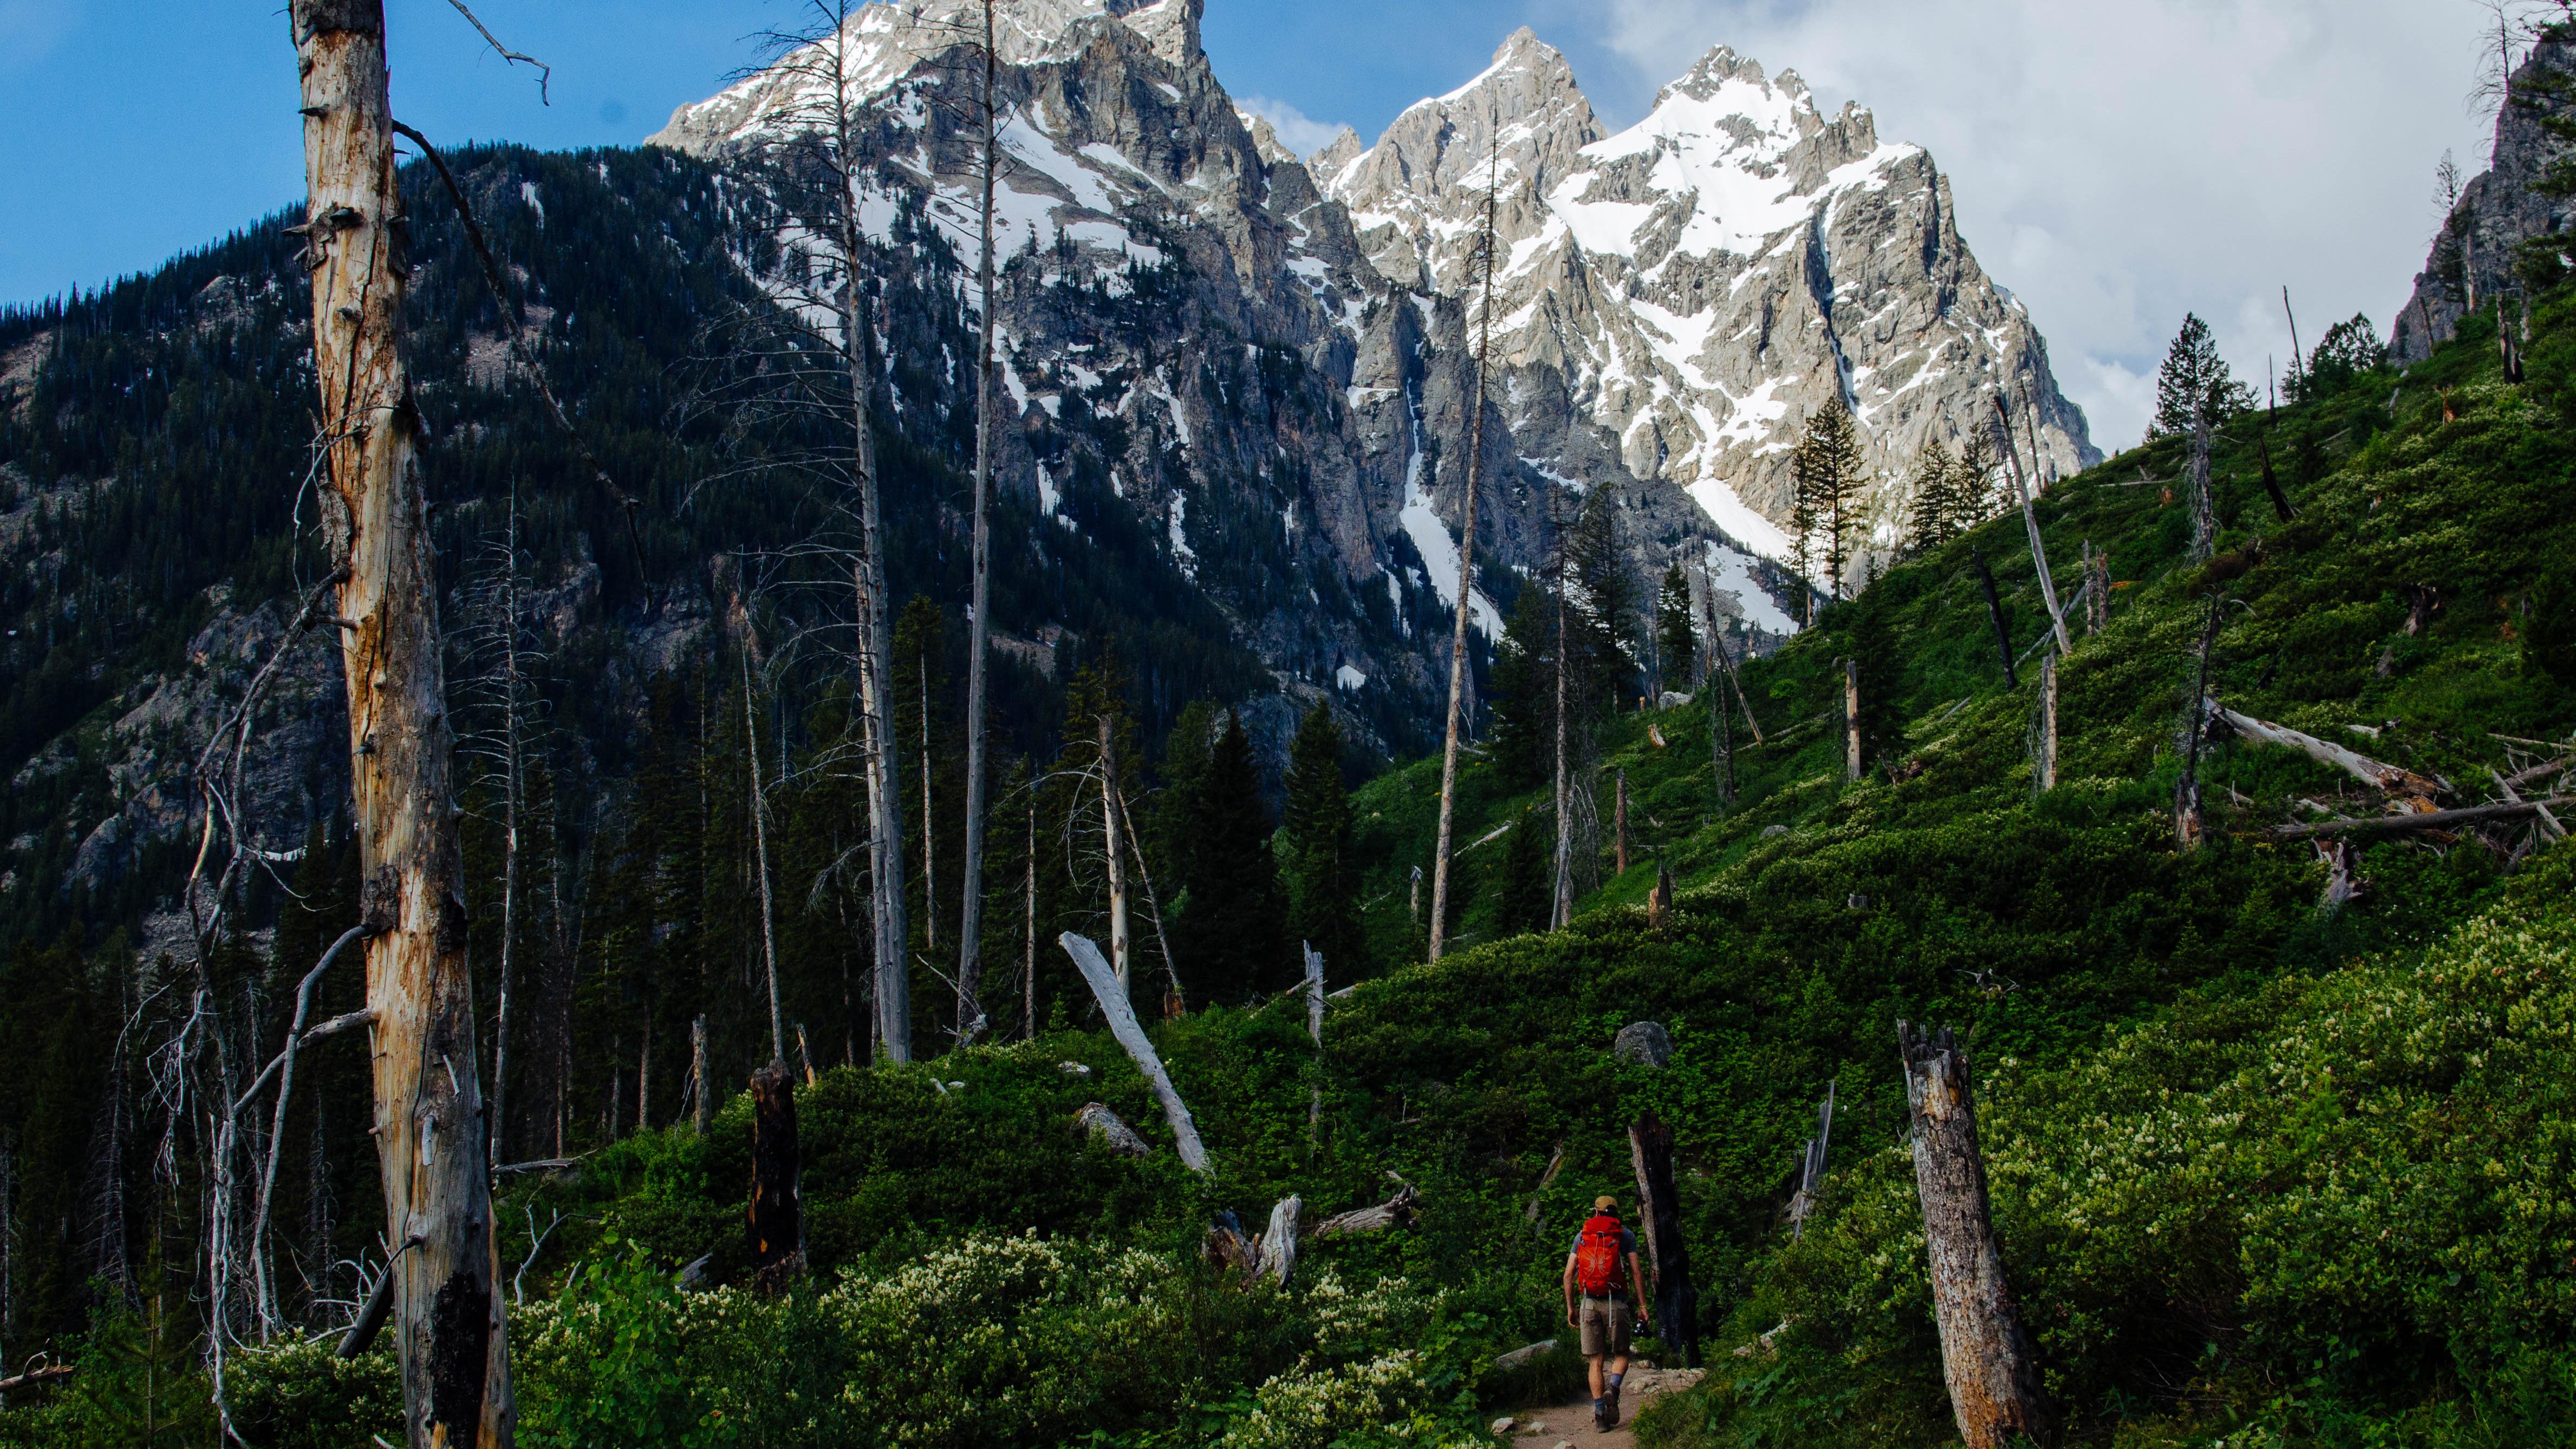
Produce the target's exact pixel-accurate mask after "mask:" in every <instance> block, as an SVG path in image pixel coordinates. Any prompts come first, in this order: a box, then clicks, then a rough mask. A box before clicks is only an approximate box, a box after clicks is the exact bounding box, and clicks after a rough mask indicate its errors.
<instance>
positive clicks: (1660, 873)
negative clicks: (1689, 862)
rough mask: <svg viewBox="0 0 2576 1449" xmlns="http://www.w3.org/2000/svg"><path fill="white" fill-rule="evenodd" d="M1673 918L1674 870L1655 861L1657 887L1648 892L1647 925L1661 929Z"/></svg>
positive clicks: (1654, 928) (1650, 928)
mask: <svg viewBox="0 0 2576 1449" xmlns="http://www.w3.org/2000/svg"><path fill="white" fill-rule="evenodd" d="M1672 918H1673V870H1672V867H1671V866H1668V865H1666V864H1664V863H1663V862H1662V861H1660V860H1659V861H1656V862H1655V888H1654V889H1653V890H1650V891H1648V892H1646V926H1647V929H1649V930H1660V929H1662V928H1663V927H1664V926H1665V925H1666V924H1667V923H1669V922H1670V921H1671V920H1672Z"/></svg>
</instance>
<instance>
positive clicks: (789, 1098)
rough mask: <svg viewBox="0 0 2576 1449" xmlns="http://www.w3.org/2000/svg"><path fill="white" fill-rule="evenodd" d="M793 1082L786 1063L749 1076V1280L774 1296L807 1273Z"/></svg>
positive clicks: (779, 1063) (803, 1209)
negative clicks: (798, 1184) (790, 1282)
mask: <svg viewBox="0 0 2576 1449" xmlns="http://www.w3.org/2000/svg"><path fill="white" fill-rule="evenodd" d="M797 1172H798V1163H797V1157H796V1083H795V1080H794V1079H793V1078H791V1077H790V1076H788V1075H787V1065H786V1063H784V1062H772V1063H770V1064H769V1065H768V1066H765V1067H762V1068H761V1069H760V1070H759V1071H756V1072H754V1073H752V1074H751V1208H750V1211H749V1214H748V1224H749V1227H750V1230H751V1262H752V1270H753V1278H752V1281H753V1282H754V1283H756V1284H758V1285H759V1287H760V1289H761V1291H762V1292H764V1293H776V1292H779V1291H781V1290H782V1289H784V1288H785V1287H786V1286H787V1283H788V1282H789V1280H791V1279H793V1278H795V1277H796V1276H797V1275H799V1274H801V1273H803V1272H804V1271H805V1205H804V1200H803V1196H802V1194H801V1192H800V1190H799V1188H798V1186H797Z"/></svg>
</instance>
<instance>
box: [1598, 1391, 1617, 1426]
mask: <svg viewBox="0 0 2576 1449" xmlns="http://www.w3.org/2000/svg"><path fill="white" fill-rule="evenodd" d="M1599 1417H1600V1420H1601V1427H1602V1428H1604V1429H1616V1428H1618V1427H1619V1386H1618V1385H1617V1384H1612V1385H1611V1386H1610V1391H1609V1392H1608V1393H1605V1394H1603V1395H1602V1396H1601V1413H1600V1415H1599Z"/></svg>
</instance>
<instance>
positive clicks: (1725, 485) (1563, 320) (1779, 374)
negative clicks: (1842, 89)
mask: <svg viewBox="0 0 2576 1449" xmlns="http://www.w3.org/2000/svg"><path fill="white" fill-rule="evenodd" d="M1313 164H1314V168H1315V171H1316V173H1317V175H1318V177H1319V178H1320V180H1321V182H1322V184H1323V187H1324V190H1325V191H1326V192H1327V193H1328V194H1329V195H1331V196H1333V197H1335V198H1336V199H1338V200H1340V201H1342V202H1343V203H1344V204H1345V205H1346V206H1347V207H1348V208H1349V210H1350V214H1351V220H1352V225H1353V227H1354V228H1355V230H1356V231H1357V233H1358V236H1359V240H1360V245H1361V246H1362V248H1363V249H1365V250H1366V252H1367V254H1368V257H1369V260H1370V263H1371V264H1372V265H1373V266H1375V267H1376V268H1377V270H1378V271H1379V272H1380V273H1381V274H1382V275H1383V276H1385V277H1386V278H1387V279H1388V280H1389V281H1390V282H1391V283H1393V284H1394V285H1396V286H1398V287H1402V288H1408V289H1416V290H1420V291H1425V292H1431V293H1435V294H1439V295H1444V296H1464V295H1466V294H1468V293H1469V292H1470V291H1471V290H1472V289H1473V288H1474V287H1475V285H1476V282H1477V266H1476V263H1475V252H1476V247H1477V231H1478V226H1479V223H1480V220H1481V217H1482V214H1483V212H1484V210H1485V208H1486V204H1487V199H1488V196H1489V194H1490V195H1491V196H1492V199H1493V201H1494V211H1495V224H1496V230H1497V237H1498V241H1499V242H1500V243H1501V245H1502V246H1503V248H1504V249H1505V250H1504V251H1503V253H1502V256H1503V260H1502V262H1501V264H1500V270H1499V273H1498V275H1497V276H1496V278H1495V298H1494V303H1493V307H1494V319H1493V320H1494V327H1495V349H1496V353H1495V355H1496V358H1497V360H1498V361H1499V362H1500V363H1501V364H1502V365H1503V366H1505V367H1507V368H1508V369H1509V372H1510V376H1511V383H1510V387H1509V390H1508V391H1509V396H1510V398H1511V399H1512V402H1511V408H1510V417H1511V421H1512V423H1513V426H1514V428H1515V430H1516V432H1518V431H1521V430H1524V429H1530V428H1532V427H1533V425H1534V430H1535V431H1536V432H1537V433H1538V434H1540V435H1541V436H1543V437H1546V438H1548V439H1549V440H1550V441H1553V440H1554V439H1555V438H1557V437H1561V436H1563V435H1564V434H1566V433H1567V432H1569V431H1574V430H1580V431H1583V432H1586V433H1589V434H1590V435H1591V436H1592V438H1594V439H1596V440H1598V443H1599V445H1600V447H1601V449H1602V450H1604V451H1606V452H1607V453H1608V454H1609V455H1610V457H1612V458H1614V459H1615V460H1616V464H1617V466H1618V467H1619V468H1621V469H1624V470H1625V472H1626V474H1628V475H1629V476H1632V477H1634V478H1636V479H1639V480H1653V481H1656V482H1663V483H1670V484H1674V485H1678V486H1679V487H1680V488H1682V489H1684V490H1686V491H1687V492H1688V494H1689V496H1690V497H1691V499H1692V500H1694V501H1695V502H1696V503H1697V504H1698V506H1699V508H1700V509H1702V510H1703V511H1705V512H1706V514H1707V515H1708V516H1709V518H1710V519H1711V521H1713V522H1714V523H1716V524H1717V525H1718V526H1719V527H1721V528H1722V529H1724V530H1726V531H1727V532H1728V533H1729V534H1731V535H1732V536H1733V537H1734V538H1736V539H1738V540H1740V541H1743V542H1745V543H1749V544H1752V545H1754V546H1755V547H1757V548H1759V549H1760V550H1761V551H1763V552H1765V553H1768V554H1770V555H1772V556H1773V557H1779V556H1781V555H1782V554H1784V553H1785V552H1786V551H1787V546H1788V545H1787V540H1786V539H1785V537H1784V536H1783V535H1782V534H1781V532H1780V529H1779V525H1780V524H1781V523H1782V522H1784V521H1785V520H1786V519H1787V517H1788V514H1789V508H1790V492H1791V478H1790V468H1789V454H1790V451H1791V449H1792V448H1793V447H1794V446H1795V443H1796V440H1797V438H1798V437H1799V435H1800V433H1801V432H1802V430H1803V428H1804V426H1805V423H1806V421H1807V419H1808V418H1809V417H1811V416H1812V415H1813V414H1814V413H1815V411H1816V409H1817V408H1819V407H1820V406H1822V405H1823V404H1824V402H1825V401H1826V400H1828V399H1830V398H1833V397H1836V396H1840V397H1841V398H1842V399H1843V400H1844V401H1845V402H1847V403H1848V404H1849V405H1850V406H1851V408H1852V410H1853V411H1854V413H1855V414H1856V415H1857V416H1858V417H1859V418H1860V420H1861V422H1862V425H1863V429H1864V431H1865V433H1866V434H1867V436H1868V439H1869V443H1870V451H1871V454H1872V458H1873V461H1874V464H1875V470H1876V475H1877V479H1878V482H1877V484H1876V486H1875V487H1874V488H1873V489H1872V491H1871V499H1870V515H1871V519H1872V522H1873V525H1874V537H1875V539H1876V541H1877V542H1878V543H1879V544H1880V545H1881V546H1882V547H1885V546H1888V545H1892V544H1893V543H1894V542H1895V540H1896V539H1897V538H1898V537H1899V536H1900V530H1901V526H1902V520H1903V514H1904V509H1905V488H1904V479H1905V477H1906V474H1907V472H1908V471H1909V468H1910V464H1911V461H1912V458H1913V456H1914V454H1915V453H1916V452H1917V451H1918V450H1919V449H1921V448H1922V447H1923V446H1924V444H1926V443H1927V442H1930V441H1932V440H1934V439H1940V440H1942V441H1944V442H1945V443H1949V444H1950V445H1951V446H1953V447H1954V448H1955V446H1956V444H1957V440H1958V439H1959V438H1960V437H1961V436H1962V435H1963V434H1964V432H1965V431H1966V430H1968V429H1971V428H1979V429H1982V428H1984V427H1985V426H1986V425H1987V419H1988V418H1989V417H1990V416H1991V407H1992V405H1991V403H1990V402H1989V399H1990V398H1991V397H1992V396H1993V395H1995V394H1996V393H1997V392H1999V391H2000V392H2005V393H2008V394H2009V395H2010V396H2011V397H2012V398H2014V399H2015V400H2016V406H2017V409H2018V408H2019V406H2020V405H2021V401H2022V400H2024V399H2027V400H2028V403H2029V405H2030V406H2033V407H2035V408H2036V410H2037V414H2038V420H2039V438H2040V451H2041V453H2042V455H2043V461H2042V467H2041V472H2042V473H2043V474H2056V473H2063V472H2071V471H2074V470H2075V469H2077V468H2080V467H2082V466H2085V465H2087V464H2089V463H2091V462H2093V461H2095V460H2096V459H2098V457H2099V454H2098V453H2097V452H2096V451H2095V450H2094V448H2093V446H2092V443H2091V441H2090V439H2089V437H2088V436H2087V434H2086V429H2085V421H2084V415H2083V413H2082V412H2081V411H2080V410H2079V409H2078V408H2076V407H2075V405H2074V404H2072V403H2070V402H2068V401H2067V400H2066V398H2065V397H2064V396H2063V395H2062V394H2061V393H2060V392H2059V391H2058V389H2057V384H2056V380H2055V378H2054V377H2053V376H2052V375H2051V373H2050V371H2049V364H2048V350H2047V345H2046V343H2045V342H2044V341H2043V340H2042V339H2041V337H2040V335H2039V332H2038V330H2037V329H2036V328H2035V327H2034V326H2032V324H2031V321H2030V317H2029V314H2028V313H2027V312H2026V311H2025V310H2024V309H2023V307H2022V306H2021V304H2020V303H2019V302H2017V301H2015V300H2014V299H2013V298H2012V296H2011V295H2010V294H2009V293H2007V292H2005V291H2004V290H2003V289H2002V288H2000V287H1998V286H1996V285H1995V284H1994V283H1993V282H1992V281H1991V280H1989V279H1988V278H1987V276H1986V275H1985V273H1984V272H1983V271H1982V270H1981V269H1980V268H1979V267H1978V265H1977V261H1976V258H1975V257H1974V256H1973V255H1972V254H1971V253H1970V252H1969V250H1968V247H1967V244H1966V243H1965V242H1964V241H1962V240H1961V239H1960V236H1959V233H1958V229H1957V224H1956V218H1955V208H1954V206H1953V204H1952V200H1951V194H1950V181H1949V178H1948V177H1947V176H1945V175H1943V174H1942V173H1941V171H1940V170H1939V169H1938V168H1937V167H1936V166H1935V165H1934V163H1933V161H1932V158H1931V157H1930V156H1929V155H1928V154H1927V153H1925V152H1924V151H1923V150H1922V149H1921V148H1919V147H1915V146H1907V145H1901V144H1896V143H1892V142H1882V141H1880V140H1879V138H1878V134H1877V130H1876V126H1875V123H1874V122H1873V120H1872V118H1871V116H1870V113H1869V112H1867V111H1865V110H1861V109H1859V108H1858V107H1856V106H1848V105H1847V106H1845V107H1844V108H1843V110H1842V111H1841V112H1840V113H1839V114H1837V115H1835V116H1834V117H1832V118H1831V119H1828V118H1826V117H1824V116H1823V115H1821V114H1820V113H1819V112H1818V111H1817V109H1816V106H1815V101H1814V98H1813V97H1812V96H1811V95H1810V94H1809V93H1808V90H1807V87H1806V85H1805V84H1804V83H1803V82H1802V81H1800V80H1799V79H1798V77H1797V75H1796V73H1795V72H1793V71H1784V72H1782V73H1781V74H1780V75H1779V76H1778V77H1777V78H1769V77H1766V76H1765V74H1764V72H1763V70H1762V67H1761V66H1759V65H1758V64H1756V63H1754V62H1753V61H1751V60H1749V59H1747V58H1745V57H1742V56H1739V55H1737V54H1736V53H1735V52H1733V51H1732V50H1729V49H1726V48H1724V47H1720V48H1718V49H1716V50H1713V51H1711V52H1709V53H1708V54H1707V55H1706V56H1704V57H1702V58H1701V59H1700V60H1699V62H1698V63H1697V64H1695V65H1693V66H1692V67H1691V69H1690V71H1689V72H1688V73H1687V74H1685V75H1684V76H1682V77H1681V78H1680V79H1679V80H1676V81H1674V82H1673V83H1672V84H1671V85H1669V86H1666V87H1665V88H1664V90H1663V92H1662V93H1661V94H1660V95H1658V96H1657V97H1656V100H1655V105H1654V108H1653V110H1652V111H1651V112H1650V113H1649V114H1648V115H1647V117H1646V118H1645V119H1644V120H1642V121H1640V122H1638V123H1637V124H1636V125H1635V126H1632V127H1630V128H1628V129H1627V130H1625V131H1622V132H1620V133H1618V134H1616V135H1607V134H1605V133H1604V129H1603V127H1602V125H1601V123H1600V121H1599V119H1598V118H1597V117H1596V116H1595V114H1594V112H1593V110H1592V107H1591V105H1590V103H1589V102H1588V101H1586V100H1585V98H1584V96H1583V92H1582V90H1581V89H1580V88H1579V87H1578V86H1577V84H1576V82H1575V78H1574V74H1573V72H1572V70H1571V69H1569V68H1568V66H1567V65H1566V63H1565V59H1564V57H1563V56H1561V55H1559V54H1558V53H1557V52H1556V51H1555V50H1553V49H1551V48H1550V47H1548V46H1547V45H1545V44H1542V43H1541V42H1540V41H1539V40H1538V38H1537V37H1536V36H1535V35H1533V34H1531V33H1530V32H1529V31H1527V30H1522V31H1520V32H1518V33H1517V34H1515V35H1513V36H1512V37H1511V38H1510V39H1509V40H1508V41H1506V42H1505V43H1504V45H1503V47H1502V49H1501V50H1500V51H1498V52H1497V53H1496V54H1495V57H1494V62H1493V64H1492V66H1491V67H1489V68H1488V69H1487V70H1486V71H1485V73H1484V74H1482V75H1480V76H1478V77H1476V78H1475V79H1474V80H1472V81H1470V82H1469V83H1467V84H1466V85H1465V86H1462V87H1460V88H1459V89H1458V90H1455V91H1452V92H1451V93H1449V94H1448V95H1445V96H1441V97H1438V98H1436V99H1432V100H1426V101H1423V102H1421V103H1419V104H1417V105H1415V106H1414V107H1413V108H1412V109H1410V110H1408V111H1406V112H1405V113H1404V114H1403V115H1401V116H1399V117H1398V118H1397V119H1396V121H1395V123H1394V124H1393V125H1391V126H1390V127H1388V128H1387V131H1386V134H1385V135H1384V136H1382V137H1380V138H1379V140H1378V143H1377V144H1376V145H1375V146H1372V147H1369V148H1368V149H1366V150H1362V149H1360V146H1359V142H1358V139H1357V138H1356V137H1354V136H1351V135H1349V134H1348V133H1345V134H1344V135H1343V136H1342V137H1341V138H1339V139H1338V140H1336V141H1335V142H1334V143H1333V144H1332V145H1331V146H1330V147H1328V148H1326V149H1325V150H1324V151H1323V152H1321V153H1319V154H1318V155H1317V156H1316V157H1315V158H1314V162H1313ZM1524 451H1525V452H1526V451H1528V450H1527V449H1525V450H1524ZM1538 461H1539V462H1540V463H1541V464H1543V465H1545V466H1548V467H1551V468H1562V469H1563V470H1564V471H1565V472H1567V473H1568V474H1569V475H1571V476H1573V477H1575V478H1577V479H1584V478H1587V477H1589V476H1592V475H1593V474H1594V472H1595V471H1596V470H1597V469H1598V467H1599V462H1598V461H1597V460H1596V459H1591V458H1586V457H1582V456H1579V455H1578V456H1574V457H1568V458H1563V459H1557V458H1548V457H1542V458H1540V459H1539V460H1538ZM1866 567H1867V563H1866V561H1860V562H1856V563H1855V565H1854V569H1855V574H1856V575H1857V574H1858V573H1859V572H1860V571H1861V570H1863V569H1865V568H1866Z"/></svg>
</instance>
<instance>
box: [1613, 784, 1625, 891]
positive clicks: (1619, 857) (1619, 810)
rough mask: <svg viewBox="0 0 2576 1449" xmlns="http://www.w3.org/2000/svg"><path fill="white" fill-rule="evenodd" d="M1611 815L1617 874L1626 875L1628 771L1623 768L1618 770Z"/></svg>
mask: <svg viewBox="0 0 2576 1449" xmlns="http://www.w3.org/2000/svg"><path fill="white" fill-rule="evenodd" d="M1611 817H1612V820H1613V830H1614V831H1615V832H1616V839H1617V845H1616V847H1615V849H1614V857H1615V859H1616V861H1617V863H1618V868H1619V874H1621V875H1626V874H1627V873H1628V772H1627V771H1626V770H1624V769H1623V770H1621V771H1619V784H1618V797H1617V799H1616V801H1615V802H1614V803H1613V804H1612V806H1611Z"/></svg>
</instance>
